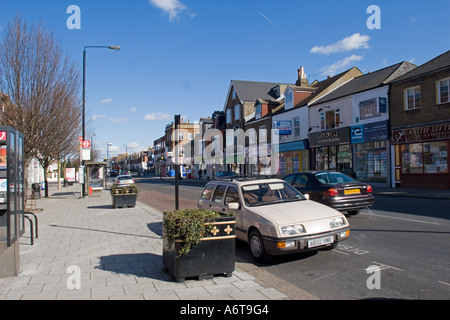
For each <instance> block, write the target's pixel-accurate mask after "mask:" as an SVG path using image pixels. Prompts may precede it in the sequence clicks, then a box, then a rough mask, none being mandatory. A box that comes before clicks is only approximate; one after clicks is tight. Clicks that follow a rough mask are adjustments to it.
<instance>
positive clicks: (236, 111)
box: [234, 104, 241, 121]
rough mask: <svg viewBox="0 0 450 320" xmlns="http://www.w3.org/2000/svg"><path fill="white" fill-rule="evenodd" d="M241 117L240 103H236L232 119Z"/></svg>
mask: <svg viewBox="0 0 450 320" xmlns="http://www.w3.org/2000/svg"><path fill="white" fill-rule="evenodd" d="M240 119H241V105H239V104H237V105H235V106H234V120H235V121H236V120H240Z"/></svg>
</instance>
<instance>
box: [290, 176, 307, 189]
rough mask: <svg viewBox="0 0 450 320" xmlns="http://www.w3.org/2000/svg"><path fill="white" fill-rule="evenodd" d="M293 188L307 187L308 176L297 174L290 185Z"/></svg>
mask: <svg viewBox="0 0 450 320" xmlns="http://www.w3.org/2000/svg"><path fill="white" fill-rule="evenodd" d="M292 185H293V186H294V188H304V187H307V186H308V176H307V175H306V174H298V175H297V176H296V177H295V180H294V182H293V184H292Z"/></svg>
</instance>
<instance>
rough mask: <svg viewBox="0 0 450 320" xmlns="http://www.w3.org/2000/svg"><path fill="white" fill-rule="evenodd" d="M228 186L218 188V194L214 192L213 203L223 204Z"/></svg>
mask: <svg viewBox="0 0 450 320" xmlns="http://www.w3.org/2000/svg"><path fill="white" fill-rule="evenodd" d="M225 189H226V186H218V187H217V188H216V192H214V196H213V199H212V201H213V202H216V203H222V201H223V196H224V195H225Z"/></svg>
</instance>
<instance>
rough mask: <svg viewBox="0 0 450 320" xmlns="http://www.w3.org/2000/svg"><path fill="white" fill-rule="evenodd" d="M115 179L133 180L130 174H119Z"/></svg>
mask: <svg viewBox="0 0 450 320" xmlns="http://www.w3.org/2000/svg"><path fill="white" fill-rule="evenodd" d="M117 180H133V178H132V177H131V176H119V177H117Z"/></svg>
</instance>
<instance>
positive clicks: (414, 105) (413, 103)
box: [405, 87, 420, 111]
mask: <svg viewBox="0 0 450 320" xmlns="http://www.w3.org/2000/svg"><path fill="white" fill-rule="evenodd" d="M419 108H420V87H414V88H409V89H406V90H405V111H407V110H414V109H419Z"/></svg>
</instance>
